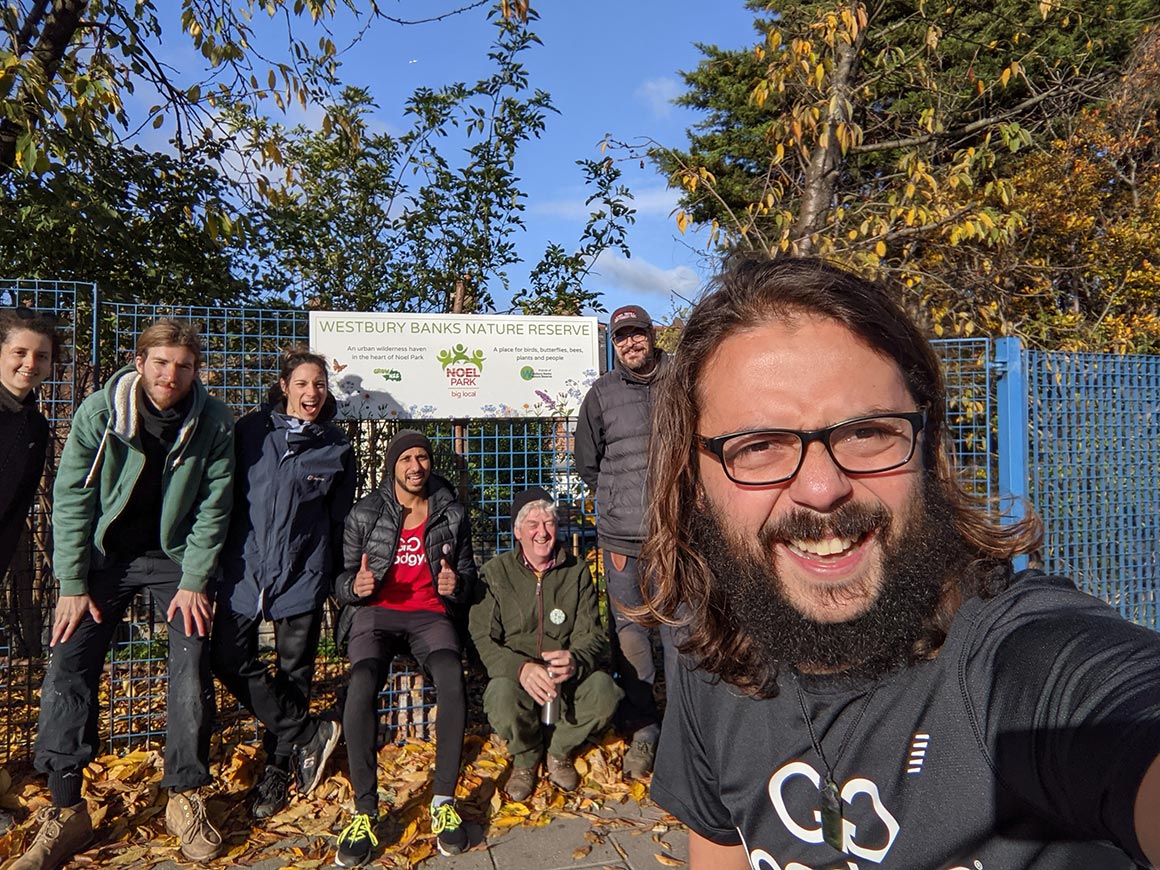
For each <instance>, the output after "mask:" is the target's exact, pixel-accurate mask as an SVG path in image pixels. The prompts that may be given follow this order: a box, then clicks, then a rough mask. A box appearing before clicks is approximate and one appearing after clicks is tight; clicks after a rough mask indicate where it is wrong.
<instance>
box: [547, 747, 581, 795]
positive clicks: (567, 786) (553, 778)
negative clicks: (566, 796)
mask: <svg viewBox="0 0 1160 870" xmlns="http://www.w3.org/2000/svg"><path fill="white" fill-rule="evenodd" d="M548 782H550V783H552V784H553V785H556V786H559V787H560V788H562V789H564V791H572V789H574V788H576V786H578V785H580V774H579V773H577V771H576V765H574V764H573V763H572V759H570V758H569V757H568V756H566V755H548Z"/></svg>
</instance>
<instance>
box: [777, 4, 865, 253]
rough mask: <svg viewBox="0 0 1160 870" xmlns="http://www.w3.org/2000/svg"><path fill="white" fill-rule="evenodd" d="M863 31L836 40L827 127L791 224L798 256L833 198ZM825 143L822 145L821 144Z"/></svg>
mask: <svg viewBox="0 0 1160 870" xmlns="http://www.w3.org/2000/svg"><path fill="white" fill-rule="evenodd" d="M857 7H858V4H853V5H852V6H851V8H850V11H851V13H853V14H854V15H855V17H857ZM864 33H865V29H864V28H859V30H858V36H857V38H856V39H855V40H854V41H853V42H852V43H848V42H845V41H843V40H841V39H838V40H836V43H837V44H836V46H835V49H834V51H835V54H836V55H837V63H836V64H835V68H834V73H833V82H832V85H831V87H830V96H831V99H830V106H829V110H828V112H827V117H826V124H825V126H824V127H823V128H822V136H821V137H820V142H819V144H818V145H817V146H816V147H815V148H814V151H813V154H811V155H810V162H809V166H808V167H806V175H805V181H804V183H803V185H802V203H801V209H800V210H799V211H798V217H797V221H795V222H794V226H793V231H792V235H791V237H790V241H791V242H793V244H794V250H795V252H796V253H798V254H800V255H806V254H811V253H813V249H814V239H813V235H814V233H816V232H818V231H820V230H821V229H822V228H823V227H824V226H825V222H826V221H825V218H826V213H827V211H828V210H829V209H830V207H831V204H832V203H833V199H834V188H835V187H836V186H837V183H838V176H839V175H840V174H841V166H842V150H841V148H840V147H839V145H838V136H837V133H838V125H839V124H842V123H849V121H850V112H849V107H850V106H851V105H852V103H853V101H852V95H853V93H854V77H855V75H856V74H857V72H858V59H859V57H860V55H861V53H862V43H863V41H864V39H865V37H864V35H863V34H864ZM822 143H824V144H822Z"/></svg>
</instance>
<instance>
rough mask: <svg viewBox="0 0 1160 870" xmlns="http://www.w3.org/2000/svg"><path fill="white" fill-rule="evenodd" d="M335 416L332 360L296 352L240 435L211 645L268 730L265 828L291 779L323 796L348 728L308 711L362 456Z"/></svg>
mask: <svg viewBox="0 0 1160 870" xmlns="http://www.w3.org/2000/svg"><path fill="white" fill-rule="evenodd" d="M335 411H336V406H335V401H334V397H333V396H332V395H331V394H330V391H329V389H328V385H327V377H326V360H325V359H324V358H323V357H321V356H319V355H318V354H314V353H310V352H309V351H305V350H296V351H291V352H289V353H287V354H286V355H285V357H284V359H283V363H282V370H281V374H280V377H279V379H278V384H277V385H276V386H275V387H274V388H273V389H271V391H270V401H269V403H268V404H267V405H266V406H265V407H263V408H261V409H260V410H258V411H254V412H251V413H250V414H247V415H246V416H245V417H243V418H242V419H241V420H239V421H238V423H237V426H236V427H235V429H234V450H235V452H236V455H237V471H236V472H235V481H236V482H235V487H236V489H235V498H234V510H233V516H232V520H231V523H230V533H229V537H228V538H227V540H226V546H225V548H224V550H223V551H222V557H221V583H220V586H219V589H218V595H217V610H216V612H215V615H214V625H213V632H212V633H211V635H210V637H211V641H210V643H211V649H212V653H211V655H212V659H211V660H212V663H213V671H214V674H215V675H216V676H217V678H218V679H219V680H221V681H222V683H224V684H225V686H226V687H227V688H228V689H229V690H230V691H231V692H233V694H234V695H235V696H236V697H237V698H238V700H239V701H241V702H242V704H243V705H244V706H245V707H246V708H247V709H248V710H250V711H252V712H253V713H254V715H256V716H257V717H258V719H259V720H261V722H262V724H263V725H265V727H266V735H265V746H266V755H267V765H266V769H265V772H264V773H263V776H262V778H261V779H260V780H259V782H258V785H257V786H256V788H255V789H254V801H253V805H252V811H253V814H254V817H255V818H266V817H268V816H272V815H274V814H275V813H277V812H278V811H280V810H281V809H282V808H283V807H285V806H286V803H287V800H288V791H289V785H290V778H291V775H293V776H294V777H295V779H296V785H297V788H298V793H299V794H301V795H303V796H306V795H308V794H310V792H311V791H313V790H314V788H315V787H316V786H317V785H318V783H319V782H320V781H321V780H322V772H323V768H324V767H325V765H326V761H327V759H328V758H329V757H330V754H331V752H333V751H334V748H335V746H337V745H338V738H339V735H340V733H341V730H342V729H341V727H340V725H339V723H338V722H334V721H329V720H324V719H320V718H319V717H317V716H314V715H311V713H310V684H311V677H312V675H313V672H314V660H315V656H316V655H317V652H318V638H319V631H320V628H321V624H322V608H323V603H324V601H325V600H326V597H327V596H328V595H329V594H330V592H331V589H332V587H333V584H334V577H335V574H336V573H337V571H338V570H340V569H341V567H342V528H343V522H344V520H345V519H346V515H347V512H348V511H349V510H350V506H351V504H352V503H353V501H354V490H355V477H356V475H355V463H354V451H353V450H352V449H351V446H350V443H349V441H347V438H346V436H345V435H344V434H343V432H342V431H341V430H340V429H339V428H338V427H337V426H335V425H334V424H333V423H331V422H329V421H330V420H331V419H332V418H333V417H334V415H335ZM263 620H271V621H272V622H273V624H274V644H275V652H276V657H277V661H276V664H275V668H274V670H273V672H271V670H270V668H269V667H268V666H267V664H266V663H265V662H264V661H263V660H262V658H261V651H260V649H259V644H258V632H259V629H260V628H261V625H262V622H263Z"/></svg>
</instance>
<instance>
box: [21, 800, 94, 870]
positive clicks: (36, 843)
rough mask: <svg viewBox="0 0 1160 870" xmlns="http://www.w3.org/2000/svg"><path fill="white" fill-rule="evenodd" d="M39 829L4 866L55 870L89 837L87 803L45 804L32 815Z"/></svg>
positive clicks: (91, 826)
mask: <svg viewBox="0 0 1160 870" xmlns="http://www.w3.org/2000/svg"><path fill="white" fill-rule="evenodd" d="M36 820H37V821H38V822H39V823H40V830H39V831H37V832H36V839H34V840H33V841H32V845H31V846H29V847H28V848H27V849H26V850H25V852H24V854H23V855H21V856H20V857H19V858H17V859H16V860H15V861H13V862H12V863H11V864H9V865H8V866H9V867H10V868H12V870H56V868H57V867H59V866H60V865H61V864H64V863H65V862H66V861H69V860H71V859H72V857H73V856H74V855H76V853H77V852H79V851H81V849H83V848H85V846H87V845H88V844H89V843H90V842H92V839H93V822H92V819H90V818H89V808H88V805H87V804H86V803H85V802H84V801H81V802H80V803H77V804H73V805H72V806H71V807H45V808H44V809H42V810H41V811H40V812H39V813H37V814H36Z"/></svg>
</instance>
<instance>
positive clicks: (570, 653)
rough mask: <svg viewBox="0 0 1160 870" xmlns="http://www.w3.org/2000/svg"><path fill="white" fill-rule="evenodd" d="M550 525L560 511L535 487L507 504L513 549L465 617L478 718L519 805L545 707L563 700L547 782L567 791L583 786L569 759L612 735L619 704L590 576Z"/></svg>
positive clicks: (496, 563) (540, 741)
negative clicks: (491, 734) (502, 756)
mask: <svg viewBox="0 0 1160 870" xmlns="http://www.w3.org/2000/svg"><path fill="white" fill-rule="evenodd" d="M556 525H557V524H556V505H555V504H554V503H553V501H552V497H551V496H550V495H549V494H548V493H547V492H546V491H545V490H543V489H540V488H539V487H532V488H531V489H527V490H524V491H523V492H521V493H518V494H517V495H516V496H515V498H514V499H512V535H513V536H514V537H515V540H516V547H515V549H514V550H510V551H509V552H507V553H504V554H503V555H501V556H496V557H495V558H494V559H492V560H491V561H489V562H488V563H487V564H486V565H484V566H483V573H482V580H483V582H482V584H481V585H482V587H483V592H482V597H481V600H480V601H479V602H478V603H477V604H475V605H474V606H472V608H471V614H470V618H469V624H470V628H471V639H472V640H473V641H474V642H475V648H476V649H477V650H478V651H479V656H480V658H481V659H482V660H483V664H484V666H485V667H486V668H487V675H488V677H489V678H490V679H489V682H488V684H487V689H486V690H485V691H484V693H483V709H484V711H485V712H486V713H487V718H488V721H490V722H491V727H492V728H494V729H495V731H496V733H497V734H499V735H500V736H501V737H503V738H504V739H505V740H507V743H508V749H509V751H510V752H511V754H512V771H511V775H510V776H509V777H508V782H507V793H508V796H509V797H510V798H511V799H512V800H516V801H522V800H526V799H527V798H528V797H529V796H530V795H531V794H532V792H533V791H535V788H536V770H537V767H538V766H539V762H540V756H541V755H542V754H543V751H544V742H545V733H544V732H545V731H546V730H547V729H546V727H545V726H544V725H543V724H542V722H541V709H542V707H543V705H544V704H547V703H548V702H550V701H553V700H555V699H557V698H558V699H559V701H560V705H559V707H560V713H559V717H558V719H557V721H556V723H555V725H554V726H552V729H551V734H550V736H548V737H547V749H548V758H547V769H548V779H549V780H550V781H551V782H552V783H554V784H555V785H557V786H559V787H560V788H562V789H564V790H565V791H571V790H572V789H574V788H576V786H577V785H579V784H580V776H579V774H578V773H577V771H576V767H575V765H574V764H573V763H572V759H571V753H572V751H573V750H574V749H576V747H578V746H579V745H580V744H582V743H583V742H584V741H585V740H587V739H588V738H589V737H590V736H592V735H598V734H600V732H601V731H603V730H604V729H605V728H606V727H607V726H608V723H609V722H611V721H612V716H613V714H614V713H615V712H616V705H617V703H618V702H619V701H620V699H621V697H622V696H623V692H621V690H620V689H619V688H618V687H617V685H616V683H615V682H613V680H612V677H611V675H609V674H608V673H607V671H606V670H604V668H605V667H606V665H607V660H608V655H609V649H608V632H607V630H606V629H604V628H603V627H602V626H601V624H600V613H599V610H598V609H597V603H596V584H595V583H593V581H592V573H591V572H590V571H589V570H588V566H587V565H586V564H583V563H580V562H577V561H576V559H575V558H574V557H573V556H572V554H571V553H569V552H568V551H567V550H566V549H565V548H564V547H563V546H561V545H560V544H559V543H558V542H557V541H556Z"/></svg>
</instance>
